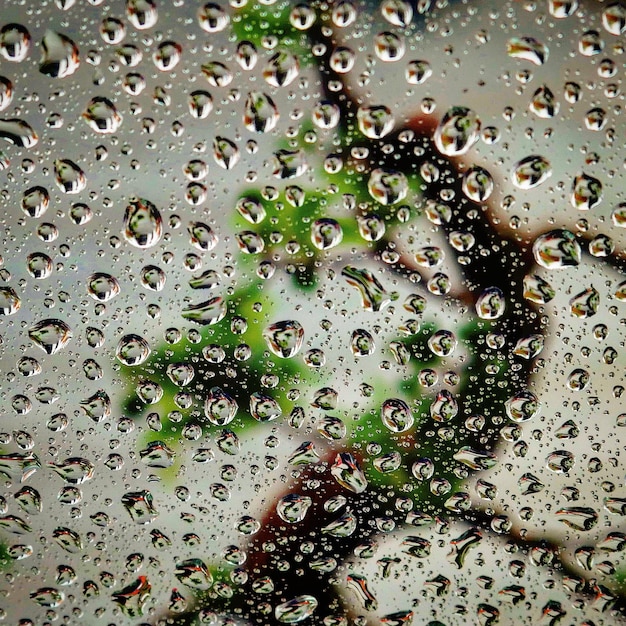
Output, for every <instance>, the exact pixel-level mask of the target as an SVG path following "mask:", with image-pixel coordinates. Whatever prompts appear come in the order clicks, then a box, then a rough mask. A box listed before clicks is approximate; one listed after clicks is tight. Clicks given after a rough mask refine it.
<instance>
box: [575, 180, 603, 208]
mask: <svg viewBox="0 0 626 626" xmlns="http://www.w3.org/2000/svg"><path fill="white" fill-rule="evenodd" d="M571 201H572V206H573V207H574V208H576V209H579V210H580V211H588V210H589V209H593V207H595V206H597V205H598V204H600V202H601V201H602V183H601V182H600V181H599V180H598V179H597V178H594V177H593V176H588V175H587V174H585V173H584V172H583V173H581V174H578V175H577V176H576V177H575V178H574V182H573V184H572V196H571Z"/></svg>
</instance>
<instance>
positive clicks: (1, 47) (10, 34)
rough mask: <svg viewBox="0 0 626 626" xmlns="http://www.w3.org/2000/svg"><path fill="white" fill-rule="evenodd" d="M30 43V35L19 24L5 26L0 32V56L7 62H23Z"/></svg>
mask: <svg viewBox="0 0 626 626" xmlns="http://www.w3.org/2000/svg"><path fill="white" fill-rule="evenodd" d="M30 43H31V36H30V33H29V32H28V29H27V28H26V27H25V26H22V25H21V24H6V25H5V26H3V27H2V30H0V55H2V56H3V57H4V58H5V59H6V60H7V61H12V62H13V63H19V62H20V61H23V60H24V59H25V58H26V57H27V56H28V53H29V51H30Z"/></svg>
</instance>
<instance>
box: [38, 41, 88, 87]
mask: <svg viewBox="0 0 626 626" xmlns="http://www.w3.org/2000/svg"><path fill="white" fill-rule="evenodd" d="M41 47H42V52H43V54H42V58H41V62H40V64H39V71H40V72H41V73H42V74H45V75H46V76H50V78H66V77H67V76H71V75H72V74H73V73H74V72H75V71H76V70H77V69H78V67H79V65H80V59H79V56H78V46H77V45H76V44H75V43H74V42H73V41H72V40H71V39H70V38H69V37H68V36H67V35H62V34H61V33H57V32H54V31H52V30H47V31H46V34H45V35H44V36H43V39H42V40H41Z"/></svg>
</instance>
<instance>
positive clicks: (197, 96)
mask: <svg viewBox="0 0 626 626" xmlns="http://www.w3.org/2000/svg"><path fill="white" fill-rule="evenodd" d="M212 110H213V98H212V97H211V94H210V93H209V92H208V91H192V92H191V93H190V94H189V113H191V115H192V116H193V117H195V118H197V119H199V120H203V119H205V118H207V117H208V116H209V113H210V112H211V111H212Z"/></svg>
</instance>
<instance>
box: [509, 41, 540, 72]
mask: <svg viewBox="0 0 626 626" xmlns="http://www.w3.org/2000/svg"><path fill="white" fill-rule="evenodd" d="M506 51H507V54H508V55H509V56H510V57H513V58H514V59H523V60H525V61H530V62H531V63H534V64H535V65H543V64H544V63H545V62H546V61H547V60H548V52H549V51H548V48H547V46H545V45H544V44H543V43H541V42H540V41H538V40H537V39H535V38H534V37H512V38H511V39H509V41H508V43H507V46H506Z"/></svg>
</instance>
